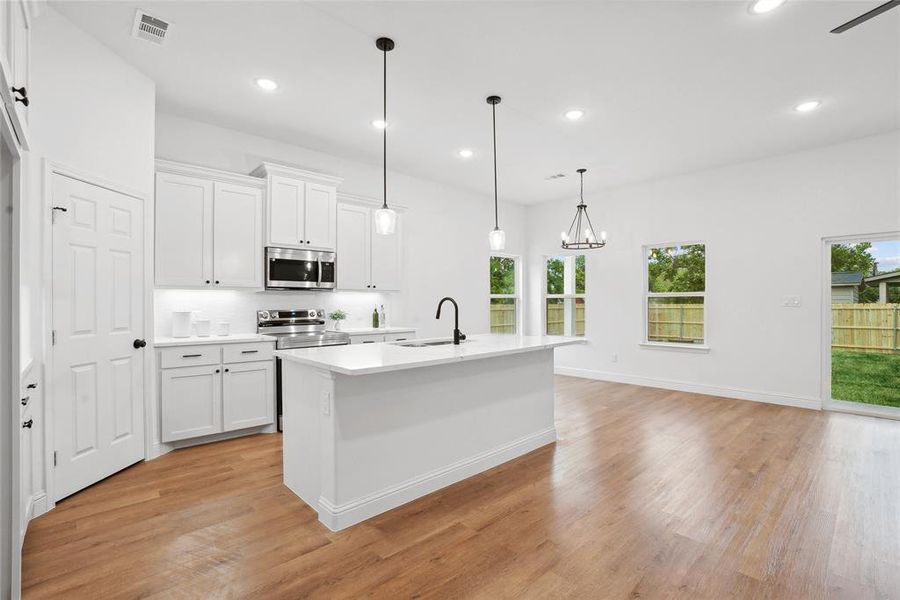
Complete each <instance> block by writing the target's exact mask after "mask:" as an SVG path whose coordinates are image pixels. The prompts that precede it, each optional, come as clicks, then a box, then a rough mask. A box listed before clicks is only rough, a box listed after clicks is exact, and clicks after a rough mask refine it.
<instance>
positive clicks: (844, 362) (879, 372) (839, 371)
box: [831, 350, 900, 407]
mask: <svg viewBox="0 0 900 600" xmlns="http://www.w3.org/2000/svg"><path fill="white" fill-rule="evenodd" d="M831 397H832V398H834V399H835V400H849V401H851V402H863V403H865V404H878V405H880V406H896V407H900V354H874V353H873V354H868V353H865V352H848V351H846V350H832V352H831Z"/></svg>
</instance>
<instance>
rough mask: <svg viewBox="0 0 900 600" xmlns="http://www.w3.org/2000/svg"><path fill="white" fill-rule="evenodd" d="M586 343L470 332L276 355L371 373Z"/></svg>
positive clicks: (344, 370)
mask: <svg viewBox="0 0 900 600" xmlns="http://www.w3.org/2000/svg"><path fill="white" fill-rule="evenodd" d="M429 341H434V340H432V339H423V340H410V342H401V343H404V344H406V343H422V342H429ZM583 343H585V339H584V338H583V337H563V336H553V335H533V336H528V335H526V336H519V335H500V334H481V335H472V336H469V339H467V340H466V341H464V342H463V343H461V344H460V345H459V346H455V345H453V344H447V345H444V346H426V347H408V346H399V345H397V343H394V342H384V343H381V344H351V345H349V346H327V347H323V348H297V349H294V350H277V351H276V352H275V355H276V356H278V357H280V358H281V359H283V360H289V361H295V362H299V363H302V364H305V365H310V366H313V367H317V368H320V369H325V370H328V371H332V372H334V373H340V374H343V375H369V374H372V373H385V372H389V371H400V370H403V369H415V368H419V367H430V366H434V365H442V364H448V363H455V362H459V361H464V360H479V359H484V358H491V357H494V356H503V355H507V354H518V353H521V352H534V351H537V350H544V349H547V348H556V347H559V346H570V345H574V344H583Z"/></svg>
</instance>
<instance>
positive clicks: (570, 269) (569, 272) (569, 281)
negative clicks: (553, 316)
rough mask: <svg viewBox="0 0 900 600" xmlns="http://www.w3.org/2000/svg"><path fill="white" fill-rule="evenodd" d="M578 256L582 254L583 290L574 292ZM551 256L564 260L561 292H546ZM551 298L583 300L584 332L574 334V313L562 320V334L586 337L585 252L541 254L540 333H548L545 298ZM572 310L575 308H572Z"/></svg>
mask: <svg viewBox="0 0 900 600" xmlns="http://www.w3.org/2000/svg"><path fill="white" fill-rule="evenodd" d="M579 256H584V275H585V280H584V292H580V293H579V292H576V291H575V260H576V259H577V258H578V257H579ZM551 258H561V259H563V260H564V261H565V263H564V265H563V290H564V292H563V293H562V294H548V293H547V261H549V260H550V259H551ZM552 299H561V300H576V301H577V300H579V299H581V300H583V301H584V305H585V318H584V334H583V335H580V336H579V335H576V334H575V315H574V314H573V315H572V318H571V319H565V320H564V322H563V330H564V331H563V335H565V336H570V337H581V338H585V339H586V338H587V332H588V323H587V308H586V307H587V254H585V253H580V252H579V253H575V254H545V255H544V256H543V260H542V262H541V335H549V334H548V333H547V300H552ZM576 304H577V302H572V306H573V307H575V306H576ZM573 310H577V309H574V308H573Z"/></svg>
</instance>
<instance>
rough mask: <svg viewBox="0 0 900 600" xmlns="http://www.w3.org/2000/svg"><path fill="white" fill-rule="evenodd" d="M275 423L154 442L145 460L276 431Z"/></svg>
mask: <svg viewBox="0 0 900 600" xmlns="http://www.w3.org/2000/svg"><path fill="white" fill-rule="evenodd" d="M275 431H276V430H275V425H274V423H273V424H269V425H257V426H255V427H248V428H247V429H238V430H236V431H226V432H223V433H214V434H212V435H205V436H202V437H196V438H190V439H186V440H178V441H177V442H159V441H156V442H153V443H152V444H151V445H150V456H148V457H147V458H146V459H145V460H153V459H154V458H159V457H160V456H162V455H164V454H168V453H169V452H171V451H172V450H181V449H182V448H190V447H191V446H201V445H203V444H212V443H213V442H224V441H225V440H233V439H234V438H239V437H244V436H246V435H256V434H257V433H275Z"/></svg>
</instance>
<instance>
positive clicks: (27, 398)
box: [21, 396, 31, 406]
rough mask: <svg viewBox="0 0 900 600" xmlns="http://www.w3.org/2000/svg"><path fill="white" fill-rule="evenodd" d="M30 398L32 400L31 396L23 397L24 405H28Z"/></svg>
mask: <svg viewBox="0 0 900 600" xmlns="http://www.w3.org/2000/svg"><path fill="white" fill-rule="evenodd" d="M29 400H31V396H25V397H24V398H22V400H21V402H22V406H28V401H29Z"/></svg>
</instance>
